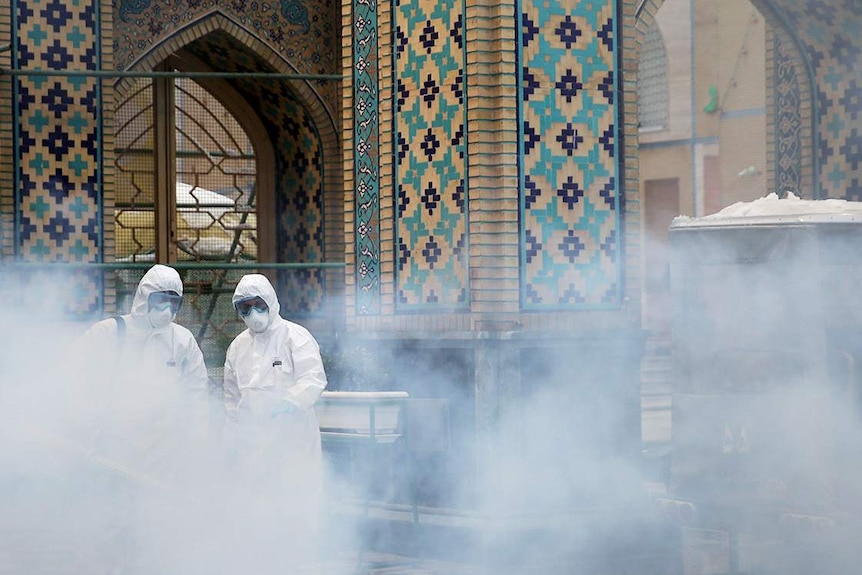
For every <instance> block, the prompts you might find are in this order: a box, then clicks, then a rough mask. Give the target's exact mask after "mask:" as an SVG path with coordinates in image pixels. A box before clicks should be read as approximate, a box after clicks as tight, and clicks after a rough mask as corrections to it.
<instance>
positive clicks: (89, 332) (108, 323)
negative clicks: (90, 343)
mask: <svg viewBox="0 0 862 575" xmlns="http://www.w3.org/2000/svg"><path fill="white" fill-rule="evenodd" d="M116 331H117V320H116V319H114V318H113V317H109V318H106V319H103V320H100V321H97V322H96V323H94V324H93V325H91V326H90V327H88V328H87V329H86V330H84V332H83V333H82V334H81V337H88V336H94V335H104V334H108V333H112V332H116Z"/></svg>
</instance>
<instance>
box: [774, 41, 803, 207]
mask: <svg viewBox="0 0 862 575" xmlns="http://www.w3.org/2000/svg"><path fill="white" fill-rule="evenodd" d="M773 43H774V47H773V48H774V49H773V53H774V54H775V61H774V67H775V68H774V69H775V75H774V78H773V87H774V91H775V99H774V102H775V104H774V106H775V109H774V111H773V113H774V115H775V143H774V144H773V145H774V146H775V187H776V188H777V189H778V190H779V191H781V192H793V194H794V195H796V196H798V197H811V191H810V190H809V189H808V186H803V183H802V132H803V130H802V126H803V123H802V102H801V94H800V90H801V84H800V77H804V75H800V73H799V70H797V66H796V61H795V60H794V58H793V57H792V47H791V46H790V45H789V44H788V42H787V41H785V40H782V38H781V36H780V35H778V34H776V35H775V38H774V41H773Z"/></svg>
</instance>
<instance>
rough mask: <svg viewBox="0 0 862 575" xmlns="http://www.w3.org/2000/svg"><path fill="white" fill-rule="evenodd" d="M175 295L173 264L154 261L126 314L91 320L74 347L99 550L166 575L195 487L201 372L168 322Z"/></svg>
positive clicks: (204, 386) (125, 565) (204, 412)
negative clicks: (99, 517) (99, 525)
mask: <svg viewBox="0 0 862 575" xmlns="http://www.w3.org/2000/svg"><path fill="white" fill-rule="evenodd" d="M170 292H173V293H172V294H171V293H170ZM182 293H183V284H182V280H181V278H180V276H179V274H178V273H177V271H176V270H174V269H173V268H170V267H168V266H164V265H154V266H153V267H151V268H150V269H149V270H148V271H147V272H146V273H145V274H144V276H143V278H142V279H141V280H140V282H139V283H138V286H137V289H136V291H135V295H134V298H133V301H132V307H131V311H130V313H128V314H125V315H122V316H119V317H118V318H109V319H105V320H102V321H100V322H98V323H96V324H94V325H93V326H91V327H90V328H89V329H88V330H87V331H86V332H84V333H83V334H82V335H81V336H80V337H79V339H78V341H77V343H76V347H75V352H76V353H75V357H73V361H74V362H75V365H76V367H77V369H76V371H77V373H76V374H75V375H76V376H77V377H79V378H80V379H81V381H80V384H81V385H80V388H79V390H80V392H79V393H77V396H78V397H76V398H74V401H76V402H81V403H80V404H79V405H81V406H82V407H81V409H76V410H75V411H76V417H78V418H80V419H81V420H82V422H83V425H84V428H83V431H84V432H85V434H86V435H84V436H82V437H81V441H82V442H84V443H86V444H89V445H90V446H91V449H92V450H93V462H94V465H91V466H90V468H91V469H92V470H93V472H92V473H93V478H92V487H91V490H92V491H93V492H94V495H91V496H90V497H91V498H92V499H93V501H94V503H93V504H92V507H93V509H94V510H95V509H101V510H103V511H104V512H105V513H106V517H105V521H107V522H108V525H107V526H106V529H105V530H104V533H105V536H106V537H109V540H108V541H106V542H104V543H102V544H101V547H102V548H104V551H105V553H107V554H108V555H110V556H109V557H108V558H107V559H106V560H107V561H109V562H110V563H112V564H114V567H116V568H121V569H126V570H128V569H140V570H141V572H147V571H149V572H161V573H168V572H170V569H171V568H173V567H174V565H173V564H172V563H171V560H170V559H168V553H169V550H175V549H176V547H177V544H176V543H175V540H176V538H175V537H174V534H175V532H176V531H179V528H178V527H176V525H179V524H180V523H179V522H180V520H181V519H182V520H184V519H185V518H186V513H187V512H188V510H187V509H186V508H185V504H186V502H187V501H189V500H190V498H189V497H188V494H191V493H196V492H197V491H199V487H198V486H199V485H200V484H201V483H200V475H201V473H202V472H201V471H200V468H201V465H200V462H201V461H202V457H203V455H202V454H203V450H202V447H203V446H204V445H205V440H206V434H207V433H208V423H209V422H208V415H209V378H208V374H207V370H206V366H205V364H204V358H203V354H202V353H201V350H200V347H199V346H198V344H197V341H196V340H195V338H194V336H193V335H192V333H191V332H190V331H189V330H188V329H186V328H185V327H182V326H180V325H177V324H175V323H173V320H174V318H175V317H176V313H177V311H178V309H179V305H180V297H178V296H182ZM154 294H155V297H151V296H153V295H154ZM165 298H167V300H166V299H165ZM82 400H83V401H82ZM181 507H182V509H181ZM168 517H170V520H168ZM169 526H170V527H169ZM156 563H159V565H158V567H155V565H156Z"/></svg>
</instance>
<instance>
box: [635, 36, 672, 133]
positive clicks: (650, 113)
mask: <svg viewBox="0 0 862 575" xmlns="http://www.w3.org/2000/svg"><path fill="white" fill-rule="evenodd" d="M668 90H669V88H668V69H667V52H666V51H665V47H664V38H663V37H662V35H661V31H660V30H659V29H658V26H657V25H655V24H653V26H652V27H651V28H650V29H649V30H648V31H647V33H646V36H645V38H644V43H643V45H642V46H641V57H640V63H639V65H638V122H640V128H641V129H660V128H666V127H667V126H668V115H669V110H668V101H669V93H668Z"/></svg>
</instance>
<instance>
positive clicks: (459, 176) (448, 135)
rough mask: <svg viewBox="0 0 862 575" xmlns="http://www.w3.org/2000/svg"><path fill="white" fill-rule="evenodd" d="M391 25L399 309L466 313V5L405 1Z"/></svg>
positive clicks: (467, 288)
mask: <svg viewBox="0 0 862 575" xmlns="http://www.w3.org/2000/svg"><path fill="white" fill-rule="evenodd" d="M394 25H395V45H394V46H393V52H394V59H395V63H394V67H395V79H394V82H395V99H396V102H395V126H396V144H395V148H396V149H395V186H396V189H395V197H396V242H397V243H396V249H397V253H396V254H395V257H396V265H395V270H396V287H395V289H396V293H395V305H396V308H397V309H398V310H399V311H422V310H433V311H440V310H449V311H452V310H466V309H468V307H469V285H468V274H467V260H468V253H467V163H466V160H465V155H466V151H467V140H466V131H465V125H466V105H465V83H464V68H465V57H466V56H465V46H464V36H463V31H464V5H463V2H453V3H451V4H449V3H445V2H427V1H426V2H423V1H422V0H402V1H400V2H397V3H396V5H395V14H394Z"/></svg>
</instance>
